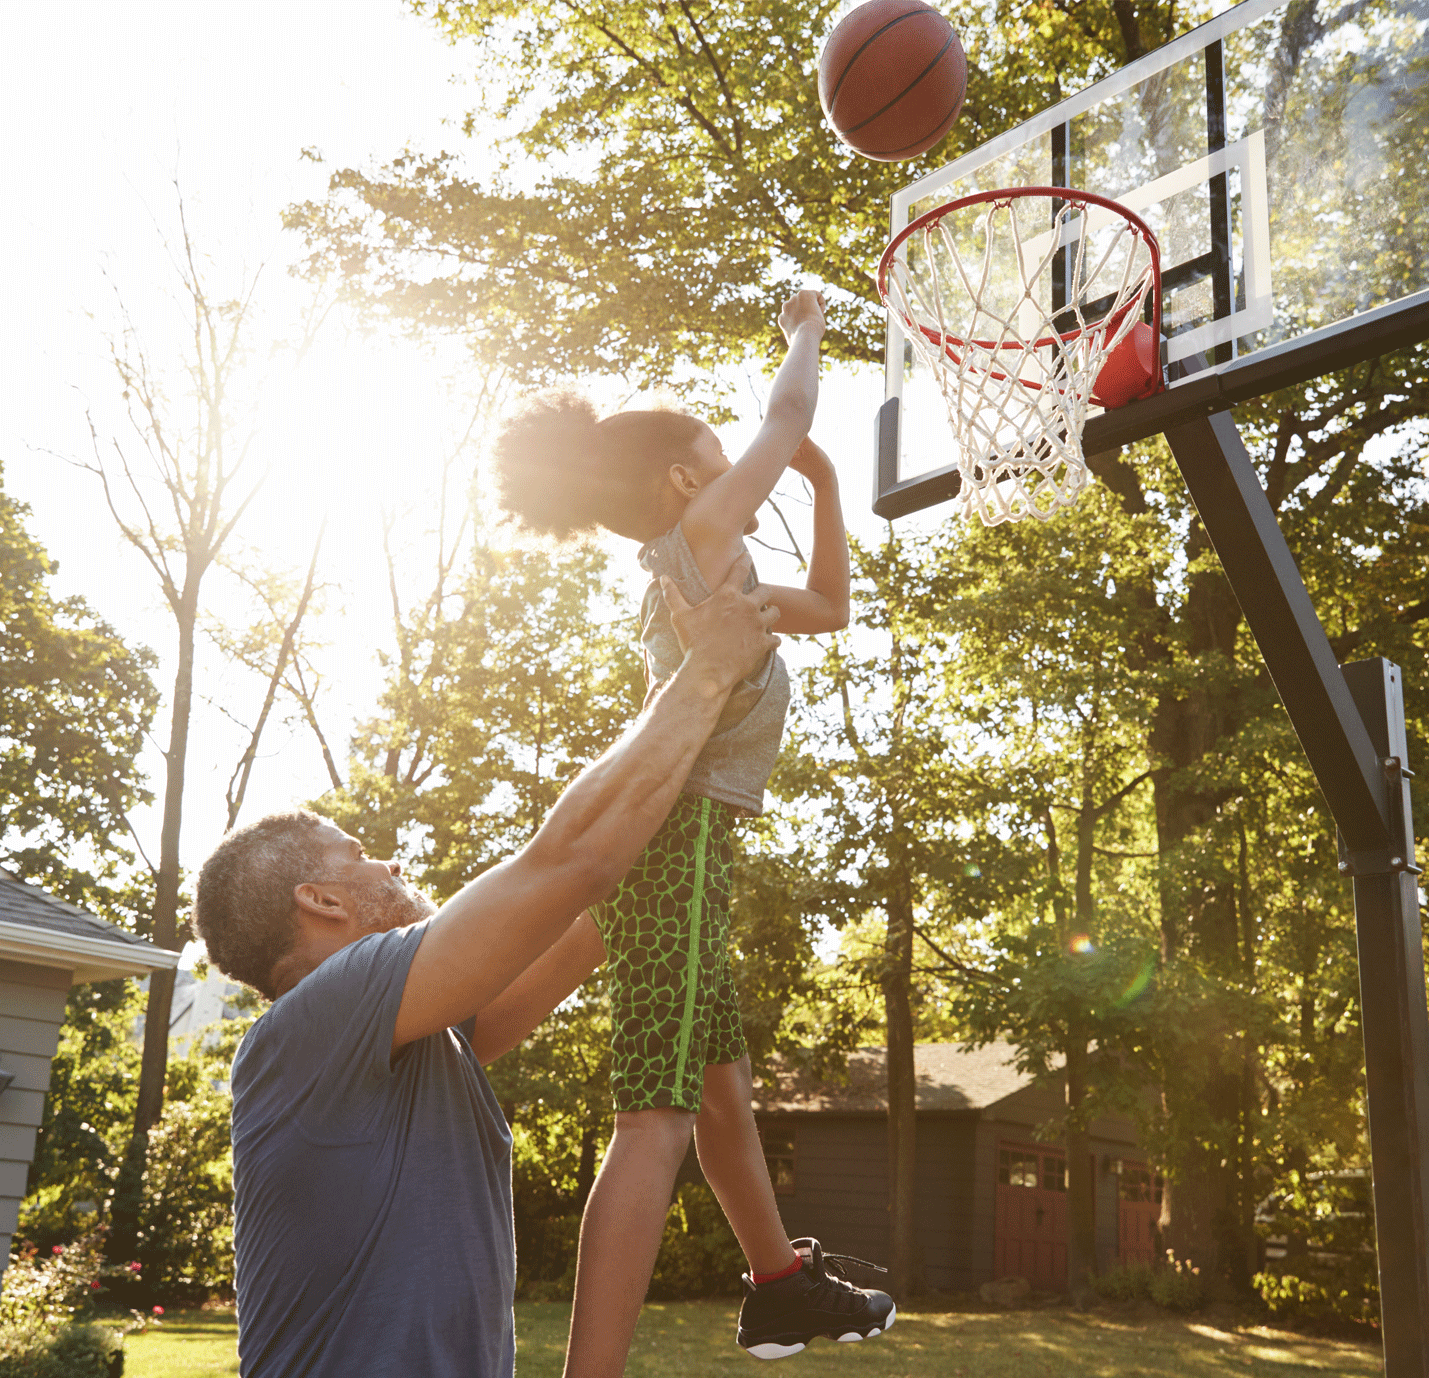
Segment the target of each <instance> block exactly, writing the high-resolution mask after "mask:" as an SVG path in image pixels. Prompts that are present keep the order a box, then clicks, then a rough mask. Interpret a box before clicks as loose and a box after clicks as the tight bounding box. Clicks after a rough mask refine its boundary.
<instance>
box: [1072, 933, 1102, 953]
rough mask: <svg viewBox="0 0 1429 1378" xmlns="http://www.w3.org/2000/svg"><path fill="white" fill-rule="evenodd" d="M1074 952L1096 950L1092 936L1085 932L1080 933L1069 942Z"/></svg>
mask: <svg viewBox="0 0 1429 1378" xmlns="http://www.w3.org/2000/svg"><path fill="white" fill-rule="evenodd" d="M1067 946H1068V948H1069V949H1070V950H1071V951H1072V952H1095V951H1096V948H1095V947H1094V946H1093V945H1092V940H1091V938H1090V937H1089V936H1088V935H1087V934H1085V933H1078V934H1077V935H1076V936H1075V937H1074V938H1073V939H1072V941H1071V942H1070V943H1068V944H1067Z"/></svg>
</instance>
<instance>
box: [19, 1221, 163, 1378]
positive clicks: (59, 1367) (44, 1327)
mask: <svg viewBox="0 0 1429 1378" xmlns="http://www.w3.org/2000/svg"><path fill="white" fill-rule="evenodd" d="M103 1248H104V1231H103V1230H102V1229H98V1230H92V1231H91V1232H90V1233H89V1234H87V1235H83V1236H81V1237H80V1238H79V1239H77V1240H75V1242H74V1243H72V1244H69V1245H63V1244H57V1245H53V1246H51V1247H50V1248H49V1249H46V1250H40V1249H37V1248H36V1247H35V1245H34V1244H32V1243H30V1242H29V1241H28V1240H22V1241H20V1242H19V1245H18V1247H17V1248H16V1249H15V1251H14V1253H13V1254H12V1255H11V1258H10V1265H9V1267H8V1268H7V1269H6V1270H5V1276H4V1279H3V1282H2V1283H0V1378H91V1376H92V1378H105V1375H107V1374H110V1373H117V1372H118V1371H119V1368H120V1366H121V1365H122V1364H123V1358H122V1351H121V1346H122V1344H123V1342H124V1333H125V1332H127V1331H129V1330H135V1329H143V1328H144V1326H145V1325H146V1324H147V1320H146V1318H145V1317H143V1316H139V1315H137V1314H136V1315H135V1316H134V1320H133V1321H132V1322H130V1323H126V1324H125V1325H124V1326H123V1327H121V1329H120V1330H119V1331H117V1332H116V1331H114V1330H110V1329H107V1328H101V1327H99V1326H94V1325H89V1324H86V1323H84V1313H85V1312H86V1311H87V1310H88V1309H89V1307H90V1306H91V1304H92V1303H93V1301H94V1300H95V1299H96V1297H98V1296H99V1295H102V1294H103V1292H104V1291H105V1290H106V1289H105V1286H104V1283H103V1281H102V1279H103V1278H105V1277H108V1276H112V1275H114V1274H116V1273H119V1272H127V1271H128V1269H115V1268H110V1267H106V1266H105V1264H104V1256H103Z"/></svg>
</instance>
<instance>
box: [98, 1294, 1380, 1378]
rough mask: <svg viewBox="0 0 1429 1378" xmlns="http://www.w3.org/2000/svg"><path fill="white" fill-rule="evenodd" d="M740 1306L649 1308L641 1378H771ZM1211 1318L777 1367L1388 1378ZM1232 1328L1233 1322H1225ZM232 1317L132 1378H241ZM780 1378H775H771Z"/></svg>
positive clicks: (546, 1307)
mask: <svg viewBox="0 0 1429 1378" xmlns="http://www.w3.org/2000/svg"><path fill="white" fill-rule="evenodd" d="M735 1314H736V1307H735V1304H734V1303H732V1302H665V1303H659V1302H652V1303H651V1304H650V1305H648V1306H647V1307H646V1308H645V1310H644V1312H643V1313H642V1314H641V1317H640V1328H639V1330H638V1331H636V1334H635V1344H634V1346H633V1348H632V1349H631V1353H630V1363H629V1365H628V1367H627V1369H626V1372H627V1373H628V1374H630V1375H631V1378H667V1375H668V1374H669V1373H670V1372H671V1371H672V1370H673V1371H674V1372H676V1373H679V1374H680V1375H681V1378H723V1375H726V1374H728V1375H730V1376H731V1378H736V1376H738V1378H754V1375H755V1374H768V1373H769V1371H768V1370H767V1369H766V1368H765V1367H764V1366H763V1365H761V1364H759V1363H758V1362H757V1361H756V1360H753V1359H750V1358H749V1357H748V1356H747V1355H745V1354H743V1353H741V1352H740V1350H739V1349H737V1348H736V1347H735V1343H734V1322H735ZM569 1320H570V1307H569V1306H565V1305H562V1304H560V1303H558V1302H520V1303H518V1304H517V1307H516V1344H517V1355H516V1371H517V1374H518V1378H559V1375H560V1372H561V1360H562V1357H563V1355H564V1354H565V1347H566V1326H567V1324H568V1323H569ZM1215 1322H1216V1318H1215V1317H1214V1316H1190V1317H1171V1316H1168V1315H1167V1314H1166V1313H1164V1312H1159V1311H1153V1310H1152V1309H1151V1308H1149V1307H1148V1308H1146V1309H1144V1310H1137V1309H1132V1308H1127V1309H1124V1310H1123V1309H1121V1308H1114V1307H1108V1308H1103V1309H1100V1310H1097V1311H1092V1312H1088V1313H1085V1314H1078V1313H1077V1312H1074V1311H1070V1310H1064V1309H1061V1308H1053V1309H1048V1310H1034V1311H1011V1312H1006V1313H1003V1314H998V1315H981V1314H975V1313H968V1312H939V1311H911V1312H903V1313H901V1314H900V1315H899V1317H898V1323H897V1325H895V1326H894V1327H893V1329H892V1331H890V1332H889V1334H888V1335H886V1336H879V1337H878V1338H876V1339H873V1340H866V1341H864V1342H863V1343H861V1344H856V1345H853V1344H847V1345H840V1344H834V1343H831V1342H828V1341H824V1340H816V1341H815V1342H814V1343H813V1345H811V1346H810V1347H809V1348H808V1349H806V1350H805V1351H804V1352H803V1353H802V1354H799V1355H797V1356H795V1357H794V1358H793V1359H791V1360H789V1361H788V1362H787V1363H785V1364H782V1365H780V1366H779V1368H778V1369H777V1370H775V1373H777V1374H778V1375H779V1378H810V1376H811V1375H815V1374H830V1375H833V1374H840V1375H842V1374H848V1375H864V1374H867V1375H870V1378H873V1375H878V1378H1041V1375H1044V1374H1045V1375H1048V1378H1123V1375H1138V1378H1218V1375H1222V1374H1241V1375H1246V1374H1249V1375H1251V1378H1292V1376H1293V1375H1304V1378H1310V1375H1317V1376H1318V1375H1336V1376H1337V1378H1360V1375H1365V1374H1375V1373H1379V1372H1380V1371H1381V1369H1380V1360H1379V1350H1378V1347H1367V1346H1365V1345H1361V1344H1355V1343H1352V1342H1349V1341H1345V1340H1325V1339H1313V1338H1308V1337H1306V1336H1300V1335H1294V1334H1291V1333H1289V1332H1286V1331H1280V1330H1269V1329H1265V1328H1263V1327H1257V1328H1254V1329H1249V1330H1240V1329H1222V1328H1221V1327H1220V1325H1218V1324H1217V1323H1215ZM1222 1324H1226V1325H1228V1324H1229V1322H1222ZM236 1340H237V1327H236V1325H235V1323H234V1320H233V1315H232V1313H231V1312H226V1311H171V1312H170V1313H169V1314H168V1315H167V1316H165V1317H164V1326H163V1328H162V1329H160V1330H151V1331H149V1333H148V1334H146V1335H132V1336H130V1338H129V1341H128V1343H127V1344H126V1345H125V1365H124V1373H125V1378H188V1375H204V1374H225V1375H226V1374H237V1372H238V1358H237V1354H236V1351H235V1343H236ZM769 1378H774V1375H773V1374H769Z"/></svg>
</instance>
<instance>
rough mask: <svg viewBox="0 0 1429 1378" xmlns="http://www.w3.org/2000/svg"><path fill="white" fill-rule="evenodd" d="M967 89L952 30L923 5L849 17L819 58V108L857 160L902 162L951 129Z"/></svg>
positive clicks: (887, 5) (866, 10) (891, 5)
mask: <svg viewBox="0 0 1429 1378" xmlns="http://www.w3.org/2000/svg"><path fill="white" fill-rule="evenodd" d="M967 84H968V64H967V58H966V57H965V56H964V55H963V45H962V43H961V42H960V41H959V40H958V36H957V34H956V33H955V32H954V31H953V26H952V25H951V24H949V23H948V21H947V20H946V19H945V18H944V17H943V16H942V15H941V14H940V13H939V12H938V11H937V10H935V9H934V8H933V7H932V5H929V4H926V3H925V0H867V3H865V4H862V5H860V6H858V8H857V9H855V10H852V11H850V12H849V13H848V14H846V15H845V16H844V17H843V18H842V19H841V20H840V21H839V23H838V24H837V26H836V27H835V28H834V31H833V33H831V34H830V35H829V41H828V42H827V43H825V44H824V51H823V54H822V55H821V56H820V58H819V103H820V104H821V105H822V106H823V107H824V115H825V117H826V118H827V119H828V122H829V123H830V124H831V125H832V126H833V128H834V132H835V133H836V134H837V135H838V136H839V138H841V139H842V140H843V141H844V143H846V144H847V145H848V146H849V147H850V148H852V149H853V150H854V151H855V152H857V153H862V154H863V156H864V157H865V158H875V159H877V160H878V161H879V162H884V163H891V162H897V161H898V160H899V159H900V158H916V157H917V156H918V155H919V154H920V153H926V152H927V151H928V150H929V149H930V148H932V147H933V145H934V144H936V143H937V142H938V140H939V139H941V138H942V137H943V135H944V134H946V133H947V132H948V130H950V129H951V128H952V127H953V121H954V120H956V119H957V117H958V111H959V110H961V109H962V108H963V95H964V93H965V92H966V90H967Z"/></svg>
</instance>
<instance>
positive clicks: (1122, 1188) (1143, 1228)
mask: <svg viewBox="0 0 1429 1378" xmlns="http://www.w3.org/2000/svg"><path fill="white" fill-rule="evenodd" d="M1116 1195H1117V1202H1116V1222H1117V1254H1118V1257H1119V1258H1120V1260H1121V1262H1122V1263H1155V1262H1156V1222H1157V1220H1159V1219H1160V1218H1161V1178H1160V1177H1159V1176H1157V1175H1156V1174H1155V1173H1153V1172H1152V1171H1151V1169H1150V1168H1149V1167H1147V1166H1146V1164H1145V1163H1132V1162H1126V1161H1123V1162H1122V1164H1121V1171H1120V1173H1119V1174H1118V1176H1117V1179H1116Z"/></svg>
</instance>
